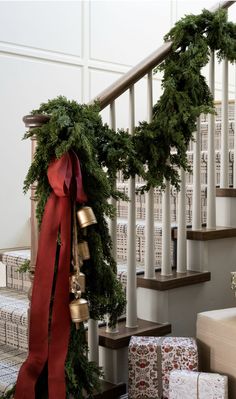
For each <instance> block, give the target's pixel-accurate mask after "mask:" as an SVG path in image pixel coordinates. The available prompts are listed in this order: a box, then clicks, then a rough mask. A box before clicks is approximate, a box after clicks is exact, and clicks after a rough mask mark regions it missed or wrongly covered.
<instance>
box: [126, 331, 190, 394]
mask: <svg viewBox="0 0 236 399" xmlns="http://www.w3.org/2000/svg"><path fill="white" fill-rule="evenodd" d="M128 361H129V399H151V398H152V399H154V398H155V399H158V398H163V399H168V398H169V376H170V372H171V370H193V371H197V370H198V351H197V344H196V341H195V339H194V338H182V337H132V338H131V340H130V344H129V357H128Z"/></svg>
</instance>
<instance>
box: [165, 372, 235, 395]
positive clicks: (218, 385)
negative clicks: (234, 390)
mask: <svg viewBox="0 0 236 399" xmlns="http://www.w3.org/2000/svg"><path fill="white" fill-rule="evenodd" d="M189 398H191V399H228V378H227V377H226V376H225V375H220V374H216V373H196V372H191V371H186V370H182V371H172V372H171V373H170V386H169V399H189Z"/></svg>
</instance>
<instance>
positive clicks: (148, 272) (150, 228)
mask: <svg viewBox="0 0 236 399" xmlns="http://www.w3.org/2000/svg"><path fill="white" fill-rule="evenodd" d="M152 105H153V94H152V71H151V72H149V74H148V78H147V121H148V122H151V120H152ZM145 277H146V278H154V277H155V250H154V190H153V188H151V189H150V190H149V192H148V193H146V218H145Z"/></svg>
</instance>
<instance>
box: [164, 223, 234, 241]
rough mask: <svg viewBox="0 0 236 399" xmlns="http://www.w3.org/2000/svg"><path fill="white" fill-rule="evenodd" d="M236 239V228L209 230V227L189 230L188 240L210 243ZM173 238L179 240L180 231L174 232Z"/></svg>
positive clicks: (220, 227) (175, 230) (174, 230)
mask: <svg viewBox="0 0 236 399" xmlns="http://www.w3.org/2000/svg"><path fill="white" fill-rule="evenodd" d="M232 237H236V227H222V226H218V227H216V228H215V229H208V228H207V227H202V228H201V229H198V230H193V229H192V228H188V229H187V239H188V240H197V241H209V240H219V239H221V238H232ZM172 238H173V239H174V240H177V238H178V229H177V228H176V229H173V230H172Z"/></svg>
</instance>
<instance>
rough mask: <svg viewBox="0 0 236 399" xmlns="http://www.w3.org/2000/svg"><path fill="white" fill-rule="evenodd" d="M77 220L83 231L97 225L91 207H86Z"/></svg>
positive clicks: (81, 210)
mask: <svg viewBox="0 0 236 399" xmlns="http://www.w3.org/2000/svg"><path fill="white" fill-rule="evenodd" d="M77 218H78V222H79V225H80V227H81V229H83V228H84V227H87V226H90V225H91V224H96V223H97V219H96V217H95V215H94V213H93V210H92V208H91V207H90V206H84V207H83V208H81V209H80V210H79V211H78V212H77Z"/></svg>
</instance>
